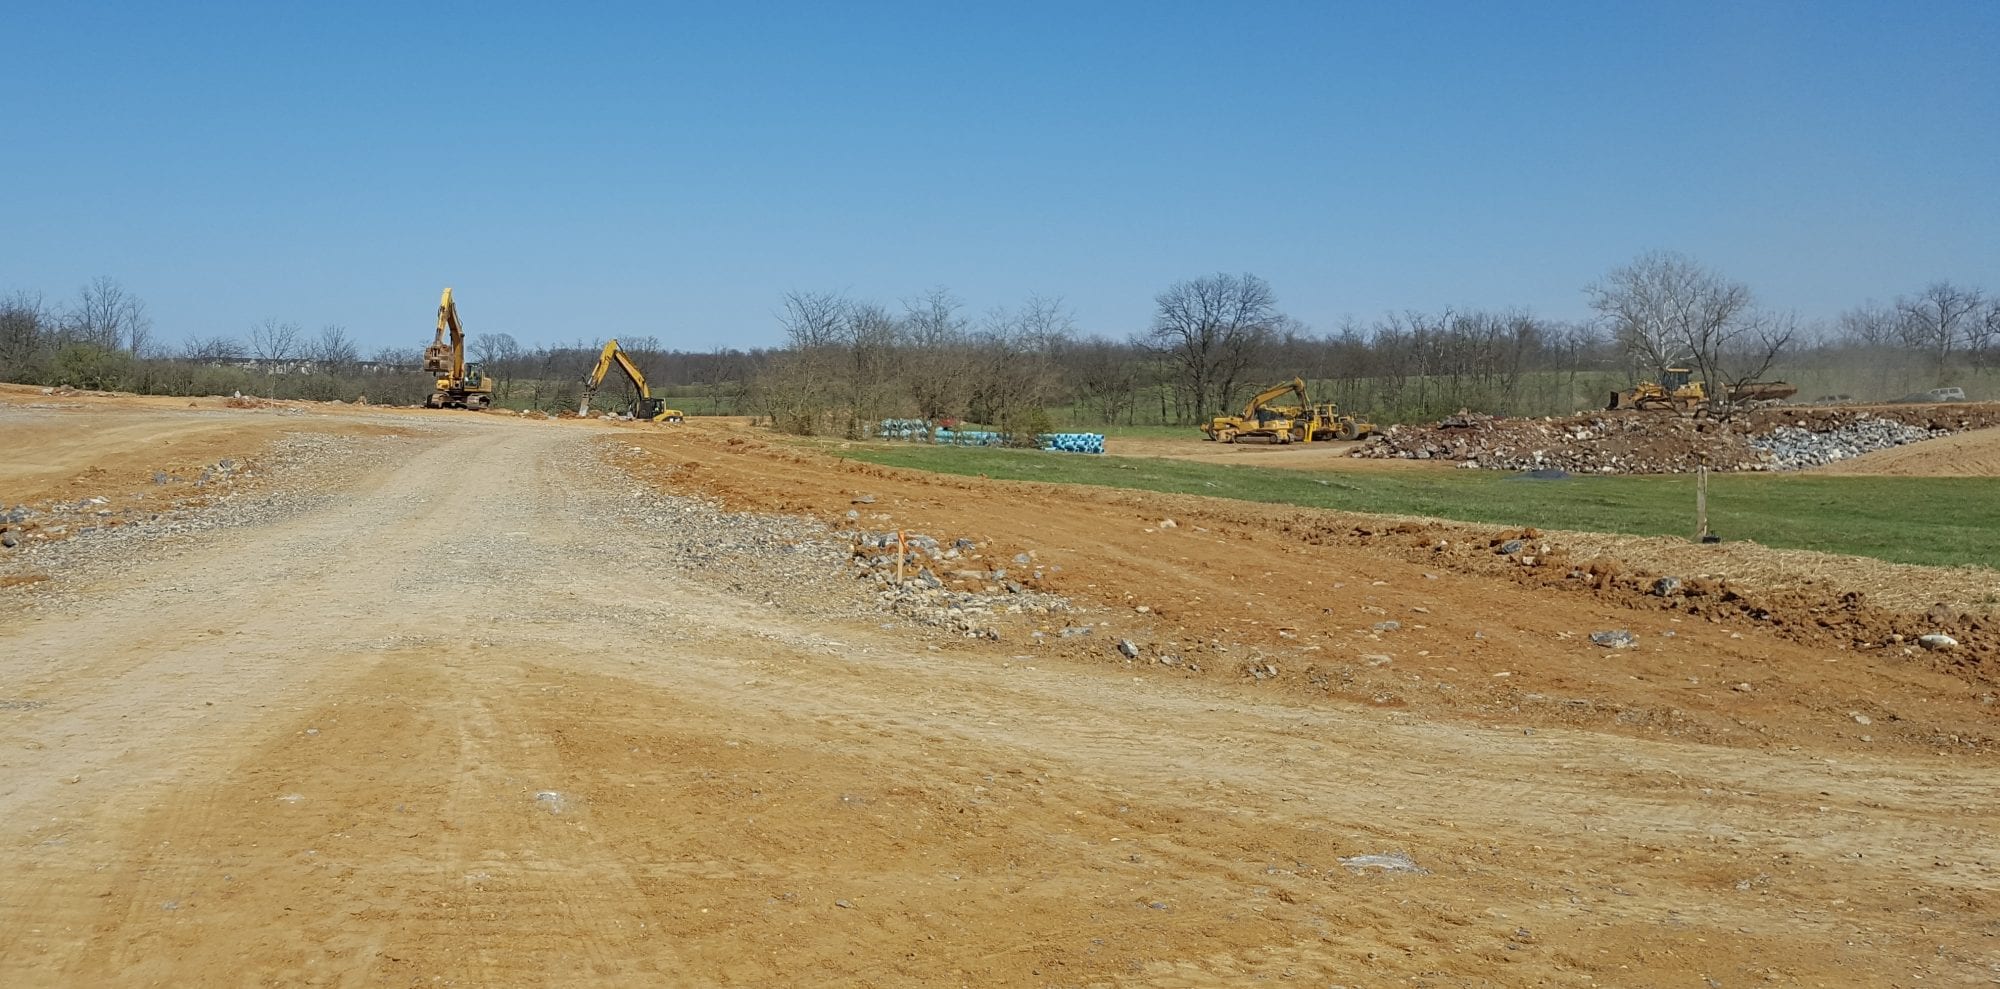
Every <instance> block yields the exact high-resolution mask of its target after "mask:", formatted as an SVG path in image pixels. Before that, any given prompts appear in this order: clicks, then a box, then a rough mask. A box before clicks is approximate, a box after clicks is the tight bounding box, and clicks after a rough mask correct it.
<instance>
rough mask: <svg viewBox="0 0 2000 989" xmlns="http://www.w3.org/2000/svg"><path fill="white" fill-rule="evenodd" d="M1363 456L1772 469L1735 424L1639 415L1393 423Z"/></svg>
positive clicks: (1637, 470) (1619, 469)
mask: <svg viewBox="0 0 2000 989" xmlns="http://www.w3.org/2000/svg"><path fill="white" fill-rule="evenodd" d="M1354 456H1357V457H1374V458H1382V459H1387V458H1399V459H1403V460H1449V461H1455V462H1457V463H1458V464H1459V465H1460V466H1462V467H1467V468H1482V469H1485V470H1510V471H1522V470H1563V471H1569V472H1571V473H1579V474H1677V473H1685V472H1688V471H1692V470H1694V469H1695V468H1697V467H1700V466H1701V465H1702V464H1703V462H1704V460H1705V461H1706V462H1707V463H1708V465H1709V466H1710V467H1711V468H1721V469H1734V470H1763V469H1767V465H1766V464H1765V463H1764V460H1763V455H1762V454H1761V453H1759V452H1758V451H1757V450H1755V449H1754V448H1752V447H1751V446H1750V445H1749V444H1748V443H1746V442H1745V441H1744V437H1743V436H1742V434H1741V433H1740V432H1739V431H1737V430H1736V429H1733V428H1732V425H1731V424H1729V423H1720V422H1712V421H1708V420H1698V419H1691V418H1686V417H1682V416H1672V415H1654V414H1640V413H1622V414H1608V413H1607V414H1602V415H1581V416H1569V417H1565V418H1552V419H1502V418H1499V417H1496V416H1488V415H1478V414H1461V415H1457V416H1453V417H1451V418H1450V419H1446V420H1444V421H1443V422H1440V423H1438V424H1437V425H1435V426H1391V427H1389V429H1388V431H1387V432H1385V433H1384V434H1383V435H1381V436H1379V437H1376V438H1375V439H1373V440H1371V441H1370V442H1369V443H1368V444H1367V445H1364V446H1362V447H1361V448H1360V449H1358V450H1356V451H1355V452H1354Z"/></svg>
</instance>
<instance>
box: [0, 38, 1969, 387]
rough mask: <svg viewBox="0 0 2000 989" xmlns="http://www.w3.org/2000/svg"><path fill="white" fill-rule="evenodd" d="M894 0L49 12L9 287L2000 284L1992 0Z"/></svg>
mask: <svg viewBox="0 0 2000 989" xmlns="http://www.w3.org/2000/svg"><path fill="white" fill-rule="evenodd" d="M859 6H860V7H861V9H859V10H843V9H840V8H841V5H833V4H800V5H770V6H763V7H757V6H754V5H726V4H701V5H691V4H690V5H680V4H632V5H559V4H519V5H506V4H492V5H481V4H462V5H448V4H425V5H404V4H380V5H371V4H364V3H354V4H315V5H305V4H299V5H292V4H231V3H212V4H184V5H170V4H160V5H142V4H117V5H101V4H87V3H74V4H42V5H14V6H13V7H11V8H9V9H8V10H6V11H5V12H4V13H0V35H4V36H5V37H6V38H7V41H6V45H5V47H6V52H7V55H6V57H5V59H4V60H0V121H4V125H3V126H4V127H5V130H6V135H7V140H6V142H5V148H4V149H3V150H0V180H4V183H3V184H0V188H4V189H5V198H4V200H0V202H4V212H0V217H4V221H0V228H4V229H5V231H6V234H5V236H0V292H7V291H11V290H14V289H38V290H41V291H43V292H44V293H46V294H47V295H49V296H52V297H61V296H67V295H69V294H70V293H71V292H73V291H74V290H75V288H76V286H78V285H80V284H82V283H83V282H84V281H85V280H87V279H89V278H91V277H93V276H96V275H99V274H109V275H112V276H114V277H116V278H118V279H120V280H121V281H123V282H124V283H125V284H126V286H127V287H128V288H131V289H132V290H134V291H135V292H137V293H138V294H139V295H141V296H142V297H143V298H145V299H146V300H147V301H148V302H149V304H150V306H151V311H152V313H153V316H154V318H155V321H156V331H157V332H158V333H159V334H160V335H162V336H165V337H170V338H179V337H181V336H184V335H187V334H190V333H198V334H209V333H217V332H222V333H234V334H243V333H245V332H247V330H248V328H249V327H250V325H251V324H252V323H254V322H256V321H257V320H259V319H262V318H264V317H266V316H276V317H279V318H282V319H290V320H296V321H298V322H301V323H303V324H305V325H306V326H307V327H308V328H309V329H310V328H314V327H317V326H319V325H320V324H323V323H328V322H337V323H341V324H344V325H346V326H347V327H348V328H349V329H350V331H352V332H353V333H354V334H355V335H356V336H358V337H359V338H360V339H361V340H362V342H363V343H364V344H365V345H367V346H368V347H370V348H372V347H376V346H381V345H419V344H422V343H424V342H426V340H427V338H428V335H429V328H430V323H431V321H432V309H433V307H434V306H435V304H436V297H437V293H438V291H439V289H440V288H442V287H443V286H445V285H451V286H453V287H454V289H455V290H456V294H457V296H458V298H459V300H460V305H461V307H462V309H463V311H464V314H465V318H466V321H467V324H468V328H469V329H470V330H471V331H472V332H475V333H478V332H496V331H506V332H511V333H513V334H515V335H516V336H517V337H519V338H521V339H522V340H523V341H524V342H529V341H566V340H573V339H578V338H583V339H596V338H601V337H604V336H608V335H614V334H616V335H627V336H630V335H638V334H648V333H650V334H654V335H656V336H659V337H660V338H661V339H662V340H663V341H666V342H667V343H669V344H672V345H678V346H683V347H690V348H695V347H710V346H716V345H737V346H748V345H754V344H763V343H770V342H773V341H775V340H776V339H777V336H778V330H777V326H776V322H775V320H774V318H773V315H772V314H773V312H774V310H775V309H776V308H777V305H778V300H779V298H780V296H781V295H782V294H783V293H784V292H785V291H787V290H790V289H814V290H819V289H837V290H845V291H848V292H850V293H852V294H854V295H856V296H859V297H868V298H876V299H880V300H883V301H888V302H893V301H894V300H896V299H899V298H903V297H908V296H913V295H915V294H917V293H918V292H921V291H923V290H925V289H928V288H930V287H932V286H937V285H943V286H947V287H949V288H951V289H953V290H954V291H956V292H957V293H958V294H959V295H960V296H961V297H963V298H964V299H965V300H966V301H967V303H968V304H969V306H970V308H971V309H972V310H974V311H980V310H984V309H986V308H988V307H991V306H994V305H998V304H1009V303H1015V302H1018V301H1019V300H1021V299H1022V298H1024V297H1026V296H1028V295H1030V294H1036V293H1039V294H1043V295H1056V296H1061V297H1063V298H1064V299H1066V300H1067V301H1068V303H1069V304H1070V305H1071V307H1072V308H1073V309H1074V310H1075V312H1076V314H1077V316H1078V320H1079V323H1080V325H1081V326H1082V327H1083V328H1084V329H1086V330H1089V331H1094V332H1100V333H1105V334H1109V335H1123V334H1125V333H1127V332H1130V331H1133V330H1137V329H1141V328H1143V327H1144V325H1145V323H1146V321H1147V319H1148V317H1149V315H1150V311H1151V305H1152V297H1153V295H1154V294H1155V293H1157V292H1158V291H1159V290H1160V289H1162V288H1164V287H1165V286H1167V285H1168V284H1170V283H1171V282H1173V281H1175V280H1177V279H1181V278H1186V277H1191V276H1195V275H1200V274H1205V273H1209V272H1213V271H1218V270H1221V271H1232V272H1236V271H1249V272H1255V273H1257V274H1259V275H1262V276H1263V277H1264V278H1266V279H1268V280H1269V281H1270V282H1271V283H1272V285H1273V286H1274V287H1275V289H1276V290H1277V293H1278V297H1279V300H1280V302H1281V304H1282V305H1283V307H1284V308H1285V309H1286V310H1287V311H1288V312H1290V313H1292V314H1293V315H1295V316H1297V317H1299V318H1301V319H1303V320H1305V321H1307V322H1308V323H1311V324H1313V325H1314V326H1315V327H1319V328H1329V327H1332V326H1336V325H1338V324H1339V322H1340V321H1341V320H1342V319H1343V318H1345V317H1349V316H1352V317H1355V318H1358V319H1364V320H1365V319H1368V318H1371V317H1373V316H1375V315H1377V314H1379V313H1381V312H1383V311H1385V310H1390V309H1402V308H1409V307H1421V308H1438V307H1443V306H1447V305H1451V306H1460V307H1464V306H1492V307H1522V308H1528V309H1531V310H1533V311H1535V312H1538V313H1542V314H1545V315H1549V316H1554V317H1572V316H1580V315H1582V314H1583V312H1584V307H1583V301H1582V296H1581V294H1580V291H1579V290H1580V288H1581V287H1582V286H1583V285H1584V284H1585V283H1587V282H1589V281H1590V280H1591V279H1593V278H1595V277H1596V276H1598V275H1599V274H1601V273H1602V272H1603V271H1604V270H1605V269H1607V268H1609V267H1612V266H1614V265H1616V264H1619V263H1621V262H1624V261H1626V260H1628V259H1630V258H1631V257H1632V256H1634V255H1635V254H1637V253H1639V252H1641V251H1644V250H1648V249H1653V248H1668V249H1675V250H1680V251H1685V252H1687V253H1690V254H1692V255H1694V256H1695V257H1697V258H1699V259H1701V260H1703V261H1705V262H1707V263H1709V264H1711V265H1713V266H1715V267H1717V268H1719V269H1721V270H1723V271H1724V272H1725V273H1726V274H1729V275H1731V276H1733V277H1735V278H1738V279H1741V280H1744V281H1746V282H1749V283H1750V284H1751V285H1752V286H1753V288H1755V289H1756V290H1757V292H1758V294H1759V297H1760V298H1761V299H1762V300H1763V301H1764V302H1765V303H1766V304H1769V305H1772V306H1777V307H1783V308H1792V309H1797V310H1798V311H1799V312H1800V313H1801V314H1802V315H1806V316H1826V315H1831V314H1833V313H1835V312H1837V311H1839V310H1840V309H1842V308H1845V307H1846V306H1848V305H1850V304H1852V303H1854V302H1858V301H1860V300H1861V299H1864V298H1867V297H1871V296H1872V297H1876V298H1886V297H1888V296H1892V295H1894V294H1896V293H1898V292H1907V291H1913V290H1915V289H1916V288H1918V287H1920V286H1921V285H1922V284H1923V283H1924V282H1926V281H1929V280H1933V279H1937V278H1950V279H1953V280H1957V281H1963V282H1970V283H1973V284H1980V285H1985V286H1987V287H1989V288H1992V289H2000V56H1996V54H1995V53H1996V51H2000V4H1996V3H1992V2H1983V3H1943V2H1939V3H1924V4H1904V3H1830V2H1821V3H1758V2H1752V3H1716V4H1696V3H1686V4H1670V3H1601V2H1600V3H1578V4H1543V5H1520V6H1522V7H1524V8H1531V9H1525V10H1514V9H1508V8H1511V7H1514V6H1516V5H1509V4H1491V3H1439V4H1367V5H1359V4H1357V5H1352V6H1349V5H1344V4H1335V3H1299V4H1287V3H1246V4H1229V5H1225V4H1220V3H1209V4H1175V3H1144V4H1141V3H1133V4H1123V3H1086V4H1047V5H1042V4H1028V3H1009V4H1004V5H1001V4H995V5H991V6H990V7H986V8H984V9H973V8H970V7H966V8H959V7H958V6H957V5H950V4H937V3H925V4H905V5H887V4H869V5H859ZM418 8H421V9H418Z"/></svg>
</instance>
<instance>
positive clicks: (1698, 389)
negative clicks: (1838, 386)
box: [1605, 367, 1799, 413]
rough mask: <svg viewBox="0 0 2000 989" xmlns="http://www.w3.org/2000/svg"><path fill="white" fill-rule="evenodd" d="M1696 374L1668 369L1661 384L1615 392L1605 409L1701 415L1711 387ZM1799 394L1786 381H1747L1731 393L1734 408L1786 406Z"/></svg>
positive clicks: (1639, 385) (1685, 370)
mask: <svg viewBox="0 0 2000 989" xmlns="http://www.w3.org/2000/svg"><path fill="white" fill-rule="evenodd" d="M1693 374H1694V372H1692V371H1690V370H1688V369H1687V368H1685V367H1669V368H1664V369H1662V370H1661V372H1660V380H1658V381H1641V382H1639V383H1638V384H1636V385H1633V386H1632V387H1631V388H1629V389H1626V390H1625V391H1615V392H1612V393H1611V401H1610V403H1609V404H1607V405H1606V406H1605V408H1606V409H1607V410H1609V411H1621V410H1628V409H1638V410H1641V411H1645V412H1682V413H1692V412H1696V411H1699V410H1700V409H1701V407H1702V406H1705V405H1707V404H1708V386H1707V385H1706V384H1704V383H1703V382H1700V381H1695V380H1693ZM1798 393H1799V389H1798V386H1797V385H1793V384H1789V383H1787V382H1783V381H1745V382H1742V383H1741V384H1737V385H1734V386H1732V387H1730V388H1729V389H1727V394H1728V396H1729V402H1730V404H1732V405H1735V404H1741V403H1767V402H1782V401H1784V400H1785V399H1788V398H1791V397H1792V396H1793V395H1796V394H1798Z"/></svg>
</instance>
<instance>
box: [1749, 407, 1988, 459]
mask: <svg viewBox="0 0 2000 989" xmlns="http://www.w3.org/2000/svg"><path fill="white" fill-rule="evenodd" d="M1949 435H1951V432H1950V431H1949V430H1937V429H1926V428H1924V427H1922V426H1912V425H1907V424H1905V423H1900V422H1896V421H1895V420H1893V419H1858V420H1856V421H1854V422H1851V423H1848V424H1847V425H1845V426H1841V427H1840V428H1838V429H1834V430H1831V431H1828V432H1824V433H1816V432H1813V431H1812V430H1810V429H1802V428H1800V427H1798V426H1779V427H1778V428H1776V429H1774V430H1772V431H1770V432H1769V433H1766V434H1764V435H1763V436H1754V437H1751V438H1750V446H1751V447H1752V448H1754V449H1756V450H1757V451H1758V452H1759V453H1761V454H1763V455H1764V457H1765V460H1766V462H1767V463H1769V464H1770V465H1772V466H1773V467H1777V468H1781V469H1787V470H1794V469H1797V468H1800V467H1823V466H1825V465H1827V464H1830V463H1833V462H1835V461H1838V460H1848V459H1851V458H1854V457H1858V456H1861V455H1862V454H1864V453H1873V452H1874V451H1876V450H1887V449H1889V448H1890V447H1892V446H1902V445H1903V444H1905V443H1916V442H1919V441H1921V440H1928V439H1936V438H1937V437H1940V436H1949Z"/></svg>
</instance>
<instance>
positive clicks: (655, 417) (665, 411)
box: [576, 337, 687, 422]
mask: <svg viewBox="0 0 2000 989" xmlns="http://www.w3.org/2000/svg"><path fill="white" fill-rule="evenodd" d="M613 364H616V365H618V369H619V370H621V371H623V372H625V376H626V377H627V378H630V379H632V387H633V388H635V389H637V390H638V392H639V397H637V398H635V399H633V400H632V408H631V413H632V418H634V419H647V420H651V421H653V422H685V421H686V420H687V415H686V414H685V413H683V412H682V411H681V410H679V409H670V408H667V400H666V399H664V398H654V397H653V393H652V392H651V391H649V390H648V389H647V388H646V375H645V374H644V373H643V372H641V371H640V370H639V365H637V364H634V363H632V358H630V357H627V356H625V348H623V347H620V346H618V340H617V338H615V337H614V338H612V340H611V341H610V342H609V343H606V344H605V345H604V352H603V353H601V354H598V355H597V366H596V367H594V368H592V369H591V371H590V376H589V377H587V378H584V379H583V402H582V403H580V404H579V405H577V407H576V414H577V415H579V416H587V415H589V414H590V400H591V399H592V398H595V397H596V396H597V386H599V385H601V384H603V383H604V376H605V375H606V374H608V373H610V371H611V366H612V365H613Z"/></svg>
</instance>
